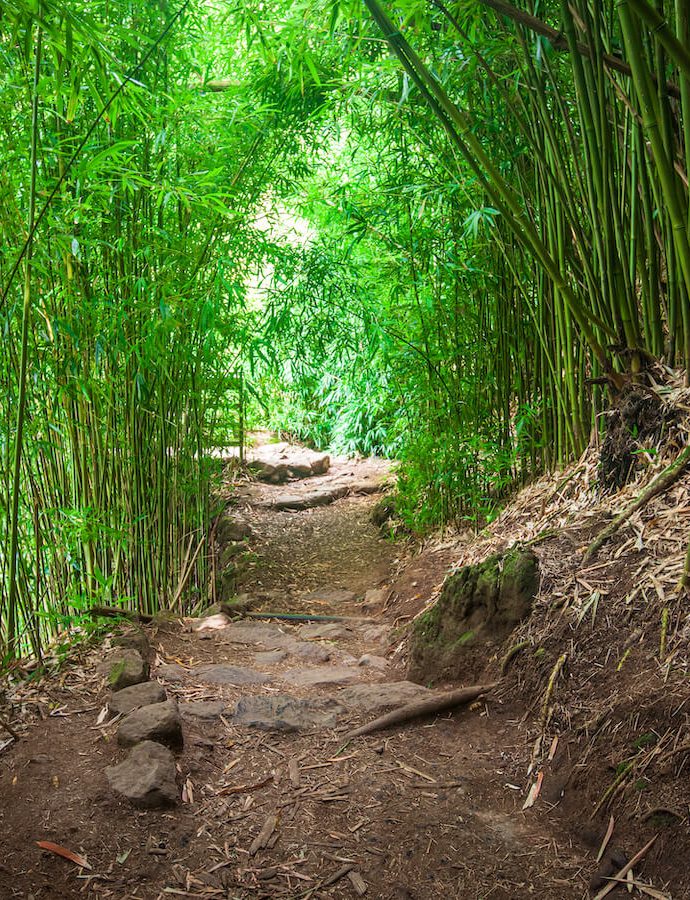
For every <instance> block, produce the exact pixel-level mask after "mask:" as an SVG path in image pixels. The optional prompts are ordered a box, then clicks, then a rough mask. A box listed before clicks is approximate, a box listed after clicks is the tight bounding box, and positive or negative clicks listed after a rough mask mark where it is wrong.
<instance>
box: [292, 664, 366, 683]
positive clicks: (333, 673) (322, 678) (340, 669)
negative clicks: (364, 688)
mask: <svg viewBox="0 0 690 900" xmlns="http://www.w3.org/2000/svg"><path fill="white" fill-rule="evenodd" d="M360 675H361V672H360V671H358V670H357V669H353V668H351V667H350V666H316V667H315V668H313V669H290V670H288V671H287V672H284V673H283V676H282V678H283V680H284V681H287V682H288V683H289V684H294V685H296V686H298V687H315V686H318V685H325V684H348V683H349V682H351V681H358V680H359V677H360Z"/></svg>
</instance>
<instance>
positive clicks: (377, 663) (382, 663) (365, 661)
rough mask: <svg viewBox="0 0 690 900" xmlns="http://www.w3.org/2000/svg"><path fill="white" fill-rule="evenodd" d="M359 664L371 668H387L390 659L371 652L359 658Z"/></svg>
mask: <svg viewBox="0 0 690 900" xmlns="http://www.w3.org/2000/svg"><path fill="white" fill-rule="evenodd" d="M357 665H358V666H364V667H365V668H370V669H387V668H388V660H387V659H384V658H383V656H373V655H372V654H371V653H365V654H363V655H362V656H360V658H359V659H358V660H357Z"/></svg>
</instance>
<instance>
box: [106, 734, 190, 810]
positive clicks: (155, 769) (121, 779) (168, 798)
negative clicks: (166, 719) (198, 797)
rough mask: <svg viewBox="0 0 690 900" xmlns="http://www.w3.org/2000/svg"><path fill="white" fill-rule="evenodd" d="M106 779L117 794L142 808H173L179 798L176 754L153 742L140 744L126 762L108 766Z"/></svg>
mask: <svg viewBox="0 0 690 900" xmlns="http://www.w3.org/2000/svg"><path fill="white" fill-rule="evenodd" d="M105 776H106V778H107V779H108V783H109V785H110V787H111V788H112V790H113V791H115V793H116V794H120V795H121V796H122V797H125V798H126V799H127V800H129V802H130V803H132V804H133V805H134V806H138V807H140V808H142V809H155V808H157V807H161V806H171V805H172V804H174V803H176V802H177V801H178V799H179V791H178V789H177V785H176V784H175V760H174V758H173V755H172V753H171V752H170V751H169V750H168V749H167V747H163V746H162V745H161V744H156V743H154V741H144V743H143V744H137V746H136V747H134V749H133V750H132V751H131V753H130V754H129V756H128V757H127V759H125V761H124V762H121V763H120V764H119V765H117V766H108V768H107V769H106V770H105Z"/></svg>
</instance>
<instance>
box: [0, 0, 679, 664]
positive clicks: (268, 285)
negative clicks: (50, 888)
mask: <svg viewBox="0 0 690 900" xmlns="http://www.w3.org/2000/svg"><path fill="white" fill-rule="evenodd" d="M689 18H690V11H689V10H688V7H687V3H686V2H685V0H655V2H654V3H651V2H650V0H598V2H593V0H571V2H568V0H549V2H537V0H534V2H533V0H516V2H515V3H508V2H505V0H458V2H455V3H444V2H442V0H425V2H418V0H402V2H396V3H394V2H391V0H381V2H380V0H363V2H361V3H360V2H337V0H330V2H325V0H300V2H297V3H287V2H278V0H276V2H272V3H268V4H267V3H264V2H260V3H259V2H255V0H244V2H243V3H240V4H236V5H233V6H230V5H228V4H225V3H221V2H216V3H201V2H198V0H187V2H182V3H178V4H173V3H169V2H168V0H157V2H155V3H151V2H144V0H114V2H96V3H92V2H86V0H72V2H69V3H61V4H57V3H53V2H50V0H33V2H28V0H26V2H19V0H11V2H8V3H4V4H2V5H1V6H0V65H1V66H2V73H3V78H2V81H0V128H2V131H3V150H2V153H3V166H2V169H1V170H0V229H1V230H2V249H1V251H0V286H1V290H2V302H1V305H0V319H1V321H2V327H3V331H4V337H5V340H4V342H3V349H2V350H1V351H0V358H1V359H2V363H1V365H0V371H1V372H2V380H3V392H2V396H1V398H0V422H1V424H0V437H1V438H2V444H1V447H0V449H1V451H2V452H1V455H0V484H1V485H2V487H1V489H0V497H1V499H2V510H3V517H2V532H1V536H0V564H1V566H2V575H1V581H2V592H1V593H0V655H2V656H3V657H11V656H14V655H18V654H25V653H33V654H34V655H36V656H40V654H41V651H42V647H43V645H44V643H45V641H46V640H47V639H49V638H51V637H52V636H54V635H55V634H59V633H60V631H61V630H62V629H63V628H65V627H66V626H67V625H70V624H73V623H74V621H75V617H78V615H79V614H80V613H81V612H83V611H84V610H87V609H88V608H89V607H90V606H91V605H93V604H95V603H103V602H107V603H121V604H123V605H127V606H131V607H136V608H139V609H141V610H143V611H146V612H153V611H156V610H158V609H161V608H170V609H175V610H177V611H186V610H189V609H192V608H194V607H195V606H199V605H203V604H204V603H207V602H210V600H211V599H212V598H213V595H214V585H213V558H212V552H213V548H212V544H213V541H212V533H213V521H214V516H215V514H216V512H217V509H216V507H215V505H214V504H215V501H214V496H215V494H214V491H213V484H214V479H215V478H216V477H217V476H218V474H219V470H218V464H217V463H216V462H215V461H214V459H215V457H214V454H213V453H212V452H211V451H212V450H213V448H214V447H216V446H222V445H224V444H230V443H233V442H234V441H235V440H236V439H237V426H238V424H239V421H238V420H239V385H240V384H242V385H243V389H244V390H245V392H246V396H247V397H248V398H249V400H250V409H249V410H248V415H249V417H250V420H251V421H253V423H254V424H262V425H265V424H269V425H271V426H273V427H277V428H279V429H281V430H283V431H285V432H288V433H291V434H294V435H296V436H298V437H302V438H304V439H308V440H311V441H314V442H318V443H321V444H322V445H326V444H330V445H331V446H333V447H334V448H335V449H340V450H344V451H347V452H355V451H361V452H379V453H386V454H389V455H395V456H396V457H397V458H399V459H400V461H401V465H400V472H399V490H398V503H399V507H400V510H401V514H402V515H403V517H404V518H406V519H407V521H408V523H409V524H410V525H412V526H413V527H418V528H424V527H430V526H435V525H438V524H442V523H444V522H448V521H457V520H459V519H463V518H469V519H472V520H473V521H482V519H483V518H485V517H486V516H488V515H491V513H492V511H493V509H494V508H495V507H496V504H497V503H499V502H500V500H501V498H502V497H504V496H505V494H506V492H507V490H508V489H509V488H510V487H511V486H512V485H514V484H516V483H518V482H520V481H522V480H526V479H528V478H530V477H532V476H533V475H534V474H536V473H538V472H540V471H542V470H544V469H545V468H551V467H555V466H557V465H559V464H562V463H564V462H566V461H568V460H570V459H572V458H575V457H577V455H578V454H580V453H581V452H582V450H583V449H584V448H585V447H586V446H587V444H588V442H589V440H590V438H591V435H592V432H593V430H595V429H596V428H597V427H598V422H599V414H600V413H601V412H602V410H603V409H605V408H606V406H607V405H608V404H610V403H611V402H615V398H616V395H617V393H618V392H619V391H620V390H621V389H622V388H624V386H625V385H626V384H627V383H628V382H629V381H631V380H644V378H645V377H646V373H648V372H653V373H654V377H655V379H656V380H657V381H658V380H659V379H663V376H664V372H665V371H666V369H665V368H664V367H668V369H680V370H685V371H687V369H688V363H689V362H690V305H689V297H690V240H689V232H688V226H689V224H690V203H689V199H688V198H689V191H688V172H689V171H690V51H689V50H688V47H690V24H689ZM293 219H296V220H298V221H299V223H301V224H300V227H299V228H297V233H296V234H295V233H292V234H291V235H288V234H287V230H289V229H286V225H285V223H286V221H288V220H293ZM251 421H250V424H251Z"/></svg>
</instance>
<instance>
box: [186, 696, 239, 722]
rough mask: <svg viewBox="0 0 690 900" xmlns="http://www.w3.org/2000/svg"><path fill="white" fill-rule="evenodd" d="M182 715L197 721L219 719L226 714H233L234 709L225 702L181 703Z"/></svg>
mask: <svg viewBox="0 0 690 900" xmlns="http://www.w3.org/2000/svg"><path fill="white" fill-rule="evenodd" d="M179 709H180V715H181V716H183V717H186V716H191V717H192V718H195V719H217V718H219V717H220V716H222V715H223V714H224V713H231V712H232V708H231V707H229V706H228V704H227V703H226V702H225V701H224V700H195V701H192V702H190V703H180V706H179Z"/></svg>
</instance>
